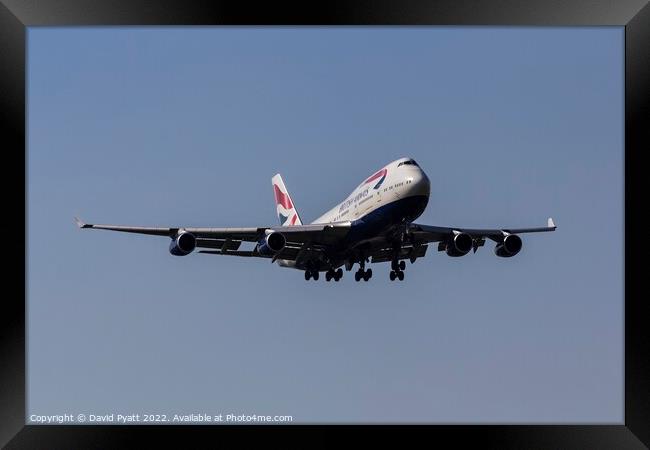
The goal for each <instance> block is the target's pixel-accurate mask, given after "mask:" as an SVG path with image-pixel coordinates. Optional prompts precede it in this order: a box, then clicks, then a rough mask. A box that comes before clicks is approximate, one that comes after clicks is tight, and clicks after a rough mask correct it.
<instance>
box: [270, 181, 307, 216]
mask: <svg viewBox="0 0 650 450" xmlns="http://www.w3.org/2000/svg"><path fill="white" fill-rule="evenodd" d="M271 183H273V195H274V196H275V209H276V212H277V214H278V219H279V220H280V225H282V226H285V227H286V226H292V225H302V221H301V220H300V216H298V211H296V208H295V206H294V204H293V201H292V200H291V196H290V195H289V192H288V191H287V187H286V186H285V185H284V181H283V180H282V175H280V174H279V173H278V174H276V175H275V176H274V177H273V178H272V179H271Z"/></svg>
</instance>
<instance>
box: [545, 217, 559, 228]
mask: <svg viewBox="0 0 650 450" xmlns="http://www.w3.org/2000/svg"><path fill="white" fill-rule="evenodd" d="M546 226H547V227H549V228H557V227H556V226H555V222H553V218H552V217H549V218H548V221H547V222H546Z"/></svg>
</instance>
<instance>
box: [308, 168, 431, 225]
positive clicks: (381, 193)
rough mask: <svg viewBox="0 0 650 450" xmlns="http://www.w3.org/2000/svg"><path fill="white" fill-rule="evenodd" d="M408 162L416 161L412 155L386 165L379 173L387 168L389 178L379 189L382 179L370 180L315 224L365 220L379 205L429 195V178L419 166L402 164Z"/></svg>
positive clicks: (315, 221) (387, 177)
mask: <svg viewBox="0 0 650 450" xmlns="http://www.w3.org/2000/svg"><path fill="white" fill-rule="evenodd" d="M408 161H412V160H411V159H410V158H400V159H398V160H396V161H393V162H391V163H389V164H388V165H386V166H384V167H382V168H381V169H380V170H379V171H377V172H376V173H380V172H382V171H384V170H385V171H386V177H385V179H384V180H383V181H382V182H381V185H380V186H379V187H378V188H377V189H375V188H374V187H375V186H376V184H377V183H378V182H379V181H380V178H378V179H375V180H373V181H370V182H366V181H367V179H366V181H363V182H362V183H361V184H360V185H359V186H357V187H356V188H355V189H354V190H353V191H352V192H351V193H350V195H348V197H347V198H346V199H345V200H343V201H342V202H341V203H339V204H337V205H336V206H335V207H333V208H332V209H330V210H329V211H327V212H326V213H325V214H323V215H322V216H320V217H319V218H317V219H316V220H314V221H313V222H312V223H315V224H316V223H331V222H342V221H354V220H358V219H362V218H363V217H364V216H366V215H367V214H370V213H372V212H373V211H375V210H377V209H378V208H381V207H383V206H386V205H388V204H390V203H393V202H397V201H399V200H402V199H405V198H408V197H414V196H426V197H429V193H430V183H429V178H428V177H427V175H426V174H425V173H424V171H423V170H422V169H421V168H420V167H419V166H417V165H413V164H407V165H404V164H400V163H404V162H408ZM395 219H401V218H395Z"/></svg>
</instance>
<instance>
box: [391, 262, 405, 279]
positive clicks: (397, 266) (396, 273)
mask: <svg viewBox="0 0 650 450" xmlns="http://www.w3.org/2000/svg"><path fill="white" fill-rule="evenodd" d="M390 268H391V269H393V270H391V271H390V281H395V278H397V279H399V280H400V281H402V280H403V279H404V269H406V263H405V262H404V261H400V262H397V260H393V261H391V263H390Z"/></svg>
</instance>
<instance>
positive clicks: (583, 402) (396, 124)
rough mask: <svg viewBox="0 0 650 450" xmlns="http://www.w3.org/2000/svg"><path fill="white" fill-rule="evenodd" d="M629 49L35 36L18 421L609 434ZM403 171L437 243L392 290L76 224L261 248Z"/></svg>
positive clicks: (617, 394)
mask: <svg viewBox="0 0 650 450" xmlns="http://www.w3.org/2000/svg"><path fill="white" fill-rule="evenodd" d="M623 38H624V34H623V28H622V27H616V28H614V27H599V28H517V27H507V28H492V27H475V28H467V27H413V28H409V27H393V28H372V29H371V28H326V27H324V28H276V29H262V28H239V27H230V28H220V29H217V28H193V29H191V28H164V27H156V28H148V29H146V28H95V29H93V28H69V29H55V28H31V29H29V31H28V62H29V67H28V80H27V84H28V125H29V129H28V154H27V160H28V174H27V177H28V186H27V188H28V218H27V220H28V299H27V300H28V405H27V409H28V415H30V414H63V413H72V414H77V413H85V414H108V413H114V414H130V413H141V414H142V413H158V414H168V415H173V414H189V413H208V414H218V413H223V414H228V413H238V414H269V415H275V414H283V415H284V414H288V415H293V417H294V421H295V422H301V423H315V422H318V423H343V422H345V423H350V422H354V423H361V422H363V423H370V422H435V423H469V422H471V423H476V422H482V423H495V422H535V423H544V422H552V423H558V422H610V423H614V422H616V423H621V422H622V421H623V237H624V236H623V155H624V154H623V138H624V134H623V130H624V128H623V124H624V122H623V87H624V86H623V74H624V72H623ZM402 156H411V157H413V158H415V159H416V160H417V161H418V163H419V164H420V166H421V167H422V168H423V169H424V170H425V171H426V172H427V173H428V175H429V177H430V179H431V198H430V201H429V206H428V208H427V210H426V211H425V213H424V214H423V215H422V216H421V217H420V218H419V219H418V222H420V223H426V224H432V225H443V226H447V225H450V226H465V227H501V226H503V227H522V226H544V225H545V224H546V218H547V217H549V216H552V217H553V218H554V219H555V221H556V224H557V225H558V230H557V231H556V232H555V233H544V234H536V235H524V236H522V237H523V242H524V246H523V250H522V252H521V253H520V254H519V255H517V256H516V257H514V258H498V257H496V256H495V255H494V253H493V243H491V242H489V241H488V242H486V245H485V247H483V248H481V249H479V251H478V252H477V253H476V254H469V255H467V256H465V257H462V258H450V257H447V256H446V255H445V254H444V253H438V252H437V251H436V248H435V246H432V247H431V248H430V249H429V251H428V254H427V257H426V258H424V259H421V260H418V261H416V263H415V264H413V265H411V264H409V265H408V267H407V270H406V278H405V281H404V282H390V281H389V279H388V272H389V266H388V264H377V265H373V266H372V268H373V272H374V276H373V278H372V280H370V282H368V283H356V282H355V281H354V278H353V276H351V275H352V273H351V272H346V273H345V275H344V278H343V280H342V281H340V282H339V283H332V282H331V283H327V282H325V281H324V279H323V278H322V277H321V280H320V281H318V282H314V281H310V282H306V281H305V280H304V278H303V273H302V272H299V271H294V270H289V269H282V268H279V267H277V266H275V265H272V264H270V263H269V261H268V260H257V259H249V258H235V257H220V256H213V255H201V254H191V255H189V256H186V257H174V256H171V255H170V254H169V253H168V244H169V239H167V238H165V237H155V236H139V235H129V234H120V233H113V232H105V231H86V230H79V229H77V228H76V227H75V225H74V224H73V220H72V218H73V216H74V215H79V216H80V217H81V218H83V219H84V220H86V221H88V222H91V223H114V224H126V225H142V226H269V225H275V224H276V222H277V218H276V214H275V203H274V201H273V194H272V189H271V182H270V179H271V176H272V175H273V174H275V173H276V172H278V171H279V172H281V173H282V175H283V177H284V180H285V182H286V184H287V187H288V189H289V191H290V192H291V195H292V197H293V200H294V202H295V203H296V205H297V207H298V209H299V211H300V214H301V217H302V218H303V220H305V221H310V220H313V219H315V218H316V217H318V216H319V215H320V214H321V213H322V212H324V211H325V210H327V209H329V208H331V207H332V206H334V205H335V204H336V203H337V202H338V201H341V200H343V199H344V198H345V196H346V195H347V194H348V193H349V192H350V191H351V190H352V189H353V188H354V187H355V186H356V185H357V184H358V183H359V182H360V181H362V180H363V179H364V178H365V177H367V176H369V175H370V174H372V173H373V171H375V170H377V169H378V168H380V167H382V166H383V165H384V164H386V163H388V162H389V161H392V160H394V159H397V158H399V157H402Z"/></svg>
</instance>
